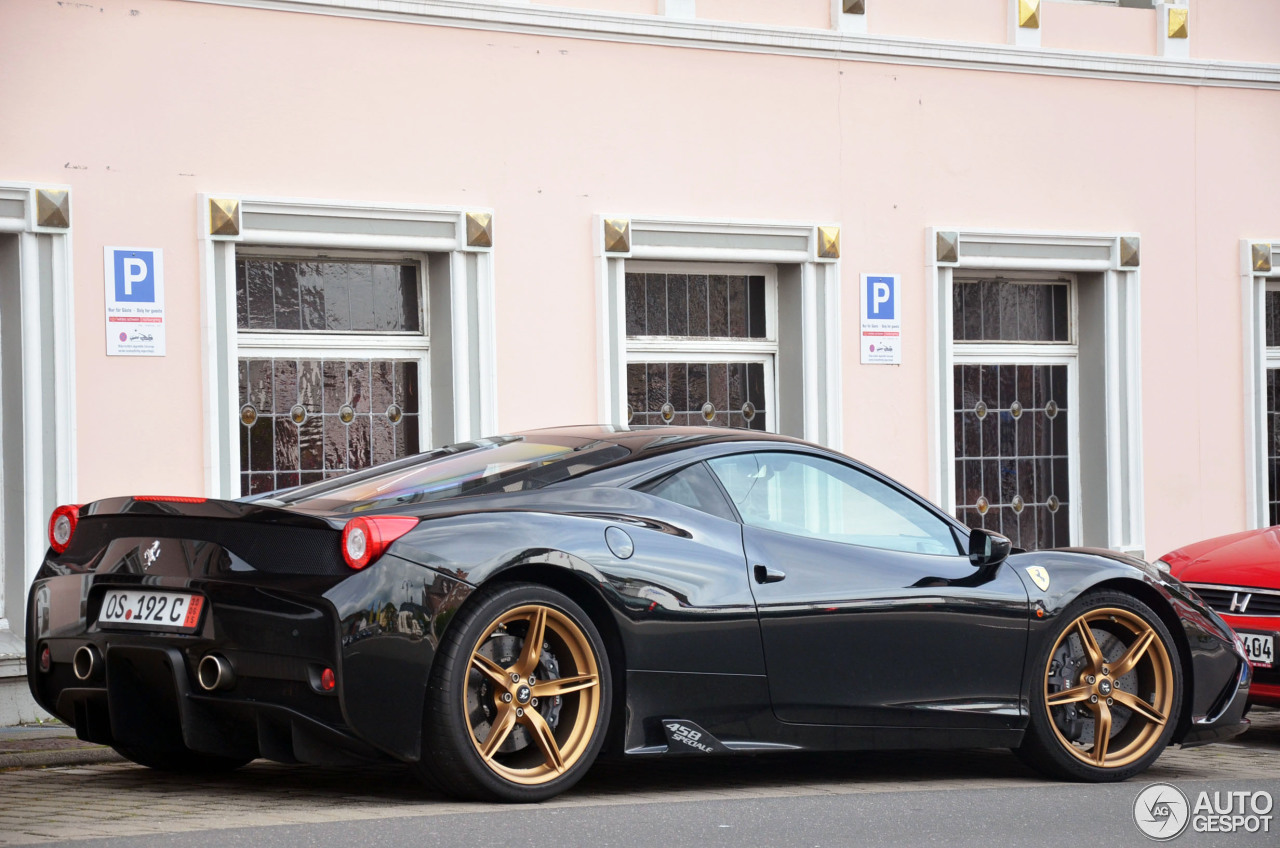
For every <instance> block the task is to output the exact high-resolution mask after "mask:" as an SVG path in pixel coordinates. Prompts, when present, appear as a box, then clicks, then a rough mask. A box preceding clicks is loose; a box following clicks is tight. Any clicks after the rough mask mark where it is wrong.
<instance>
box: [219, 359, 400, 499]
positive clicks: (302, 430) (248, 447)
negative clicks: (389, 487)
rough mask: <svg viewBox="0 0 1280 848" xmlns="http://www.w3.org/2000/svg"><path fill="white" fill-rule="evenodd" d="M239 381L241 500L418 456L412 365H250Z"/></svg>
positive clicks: (328, 362)
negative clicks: (244, 496)
mask: <svg viewBox="0 0 1280 848" xmlns="http://www.w3.org/2000/svg"><path fill="white" fill-rule="evenodd" d="M239 378H240V422H239V438H240V492H241V494H242V495H250V494H255V495H256V494H259V493H262V492H270V491H274V490H275V489H283V488H287V487H289V486H297V485H300V484H305V483H314V482H316V481H318V480H323V479H326V478H329V477H338V476H341V475H342V474H346V473H347V472H349V471H355V470H357V469H360V468H367V467H369V466H370V465H375V464H377V463H380V462H386V461H388V460H391V459H397V458H399V457H402V456H408V455H410V454H414V453H418V451H419V444H420V439H419V432H420V430H419V426H420V423H419V416H420V405H419V399H418V363H417V362H415V361H403V360H390V359H373V360H370V359H295V358H291V357H289V358H276V359H265V358H263V359H260V358H251V359H241V360H240V362H239Z"/></svg>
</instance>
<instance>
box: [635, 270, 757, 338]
mask: <svg viewBox="0 0 1280 848" xmlns="http://www.w3.org/2000/svg"><path fill="white" fill-rule="evenodd" d="M625 292H626V294H625V300H626V305H625V313H626V325H627V335H628V336H631V337H634V336H664V337H667V338H694V339H763V338H766V334H767V332H768V331H767V328H766V321H765V308H766V307H765V278H764V277H762V276H752V275H739V274H683V273H681V274H674V273H673V274H667V273H659V274H650V273H641V272H628V273H627V275H626V280H625Z"/></svg>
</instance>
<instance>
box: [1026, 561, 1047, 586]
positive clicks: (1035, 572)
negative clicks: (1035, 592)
mask: <svg viewBox="0 0 1280 848" xmlns="http://www.w3.org/2000/svg"><path fill="white" fill-rule="evenodd" d="M1027 574H1030V575H1031V579H1032V580H1033V581H1034V582H1035V584H1036V585H1037V586H1039V587H1040V591H1041V592H1047V591H1048V590H1049V572H1047V571H1045V570H1044V568H1043V566H1039V565H1029V566H1027Z"/></svg>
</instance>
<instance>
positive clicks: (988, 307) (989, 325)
mask: <svg viewBox="0 0 1280 848" xmlns="http://www.w3.org/2000/svg"><path fill="white" fill-rule="evenodd" d="M1069 294H1070V284H1069V283H1066V282H1053V283H1029V282H1015V281H1011V280H1002V279H990V280H957V281H956V283H955V285H953V286H952V309H953V312H954V319H953V320H954V333H955V340H956V341H966V342H984V341H993V342H996V341H998V342H1069V341H1071V337H1070V333H1071V327H1070V324H1071V322H1070V307H1069V304H1070V297H1069Z"/></svg>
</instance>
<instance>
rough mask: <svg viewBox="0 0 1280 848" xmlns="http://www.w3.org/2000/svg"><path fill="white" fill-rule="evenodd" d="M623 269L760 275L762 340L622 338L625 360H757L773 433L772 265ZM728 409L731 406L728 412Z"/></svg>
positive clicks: (774, 278) (774, 301)
mask: <svg viewBox="0 0 1280 848" xmlns="http://www.w3.org/2000/svg"><path fill="white" fill-rule="evenodd" d="M627 273H642V274H690V275H692V274H708V275H712V274H725V275H736V276H754V277H764V308H765V318H764V326H765V333H764V336H765V337H764V338H763V339H750V338H727V339H726V338H717V339H707V338H684V337H679V336H626V338H625V342H626V346H627V351H626V361H627V364H628V365H631V364H634V363H641V362H644V363H656V362H692V363H701V362H706V363H721V362H760V363H763V364H764V366H765V368H764V396H765V400H766V403H765V409H764V426H765V429H766V430H768V431H769V432H771V433H773V432H777V430H776V428H777V420H778V412H777V409H778V395H777V374H778V269H777V268H775V267H774V266H773V265H759V264H754V265H742V264H732V263H730V264H726V263H692V262H633V263H632V265H631V267H629V268H628V269H627ZM730 411H732V410H730Z"/></svg>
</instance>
